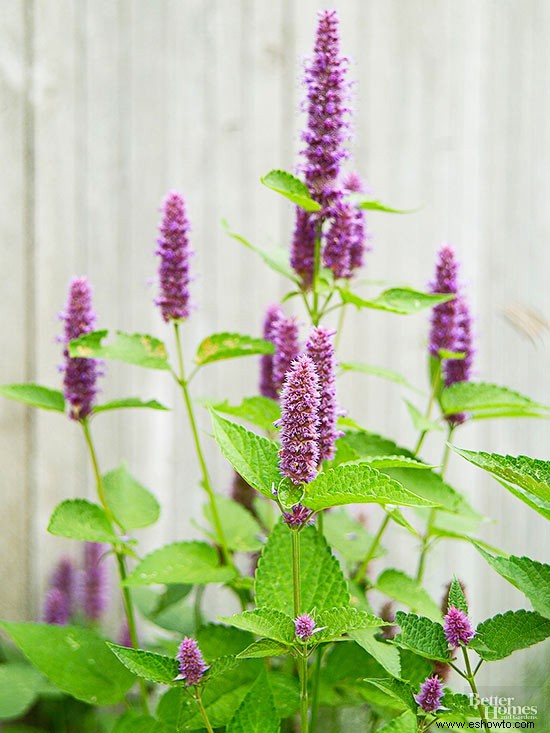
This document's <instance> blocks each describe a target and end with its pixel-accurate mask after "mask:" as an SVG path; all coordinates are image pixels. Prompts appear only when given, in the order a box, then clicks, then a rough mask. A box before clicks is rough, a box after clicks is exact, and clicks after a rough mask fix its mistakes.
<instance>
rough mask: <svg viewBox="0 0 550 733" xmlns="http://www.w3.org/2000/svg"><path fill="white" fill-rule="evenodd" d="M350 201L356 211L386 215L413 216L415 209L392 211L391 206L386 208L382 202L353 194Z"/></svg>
mask: <svg viewBox="0 0 550 733" xmlns="http://www.w3.org/2000/svg"><path fill="white" fill-rule="evenodd" d="M351 199H352V201H353V202H354V203H355V206H356V207H357V208H358V209H363V210H365V209H366V210H368V211H384V212H386V213H387V214H413V213H414V212H415V209H410V210H408V211H407V210H405V209H394V208H393V207H392V206H388V205H387V204H384V203H382V201H377V200H376V199H369V198H365V196H363V195H361V194H354V195H353V196H352V197H351Z"/></svg>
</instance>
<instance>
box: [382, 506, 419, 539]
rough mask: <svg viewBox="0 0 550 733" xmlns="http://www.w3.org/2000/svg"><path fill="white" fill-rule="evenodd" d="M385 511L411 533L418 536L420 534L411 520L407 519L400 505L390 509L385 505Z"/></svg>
mask: <svg viewBox="0 0 550 733" xmlns="http://www.w3.org/2000/svg"><path fill="white" fill-rule="evenodd" d="M385 512H386V514H387V515H388V516H389V518H390V519H391V520H392V521H393V522H395V523H396V524H398V525H399V526H400V527H403V528H404V529H406V530H407V531H408V532H410V533H411V534H413V535H415V536H416V537H418V536H419V532H418V530H416V529H415V528H414V527H413V526H412V524H411V523H410V522H408V521H407V519H406V518H405V516H404V515H403V512H402V511H401V509H399V507H393V508H392V509H388V508H387V507H385Z"/></svg>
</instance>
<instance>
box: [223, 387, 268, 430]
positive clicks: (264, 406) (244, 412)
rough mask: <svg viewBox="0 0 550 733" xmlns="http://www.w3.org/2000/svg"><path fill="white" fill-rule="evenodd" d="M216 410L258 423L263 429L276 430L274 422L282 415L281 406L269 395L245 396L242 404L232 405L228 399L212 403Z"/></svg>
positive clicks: (254, 423)
mask: <svg viewBox="0 0 550 733" xmlns="http://www.w3.org/2000/svg"><path fill="white" fill-rule="evenodd" d="M211 407H212V409H213V410H215V411H216V412H221V413H223V414H224V415H232V416H233V417H237V418H241V419H242V420H246V421H247V422H250V423H252V424H253V425H256V426H257V427H259V428H262V430H274V429H275V428H274V426H273V423H274V422H275V421H276V420H278V419H279V418H280V417H281V408H280V407H279V404H278V403H277V402H276V401H275V400H271V399H270V398H269V397H261V396H260V395H258V396H255V397H245V398H244V399H243V401H242V402H241V404H240V405H231V404H229V402H228V401H227V400H225V401H224V402H218V403H216V404H212V405H211Z"/></svg>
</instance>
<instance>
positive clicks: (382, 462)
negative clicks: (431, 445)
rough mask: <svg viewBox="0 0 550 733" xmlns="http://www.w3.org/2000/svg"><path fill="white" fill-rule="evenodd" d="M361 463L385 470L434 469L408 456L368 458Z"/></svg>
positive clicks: (361, 460) (361, 459)
mask: <svg viewBox="0 0 550 733" xmlns="http://www.w3.org/2000/svg"><path fill="white" fill-rule="evenodd" d="M359 461H360V462H361V463H368V464H369V466H372V467H373V468H378V469H381V468H383V469H386V468H420V469H423V470H425V471H426V470H429V469H430V468H435V466H429V465H428V464H427V463H423V462H422V461H418V460H417V459H416V458H409V457H408V456H368V457H364V458H360V459H359Z"/></svg>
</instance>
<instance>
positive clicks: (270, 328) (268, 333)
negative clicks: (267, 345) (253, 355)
mask: <svg viewBox="0 0 550 733" xmlns="http://www.w3.org/2000/svg"><path fill="white" fill-rule="evenodd" d="M284 317H285V314H284V313H283V309H282V308H281V306H280V305H270V306H269V308H268V309H267V311H266V314H265V319H264V327H263V333H262V336H263V338H264V339H266V341H272V342H273V343H275V341H274V336H275V333H274V326H275V323H276V322H277V321H280V320H284ZM260 394H261V395H263V396H264V397H270V398H271V399H272V400H278V399H279V395H278V393H277V386H276V384H275V382H274V380H273V354H262V356H261V357H260Z"/></svg>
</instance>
